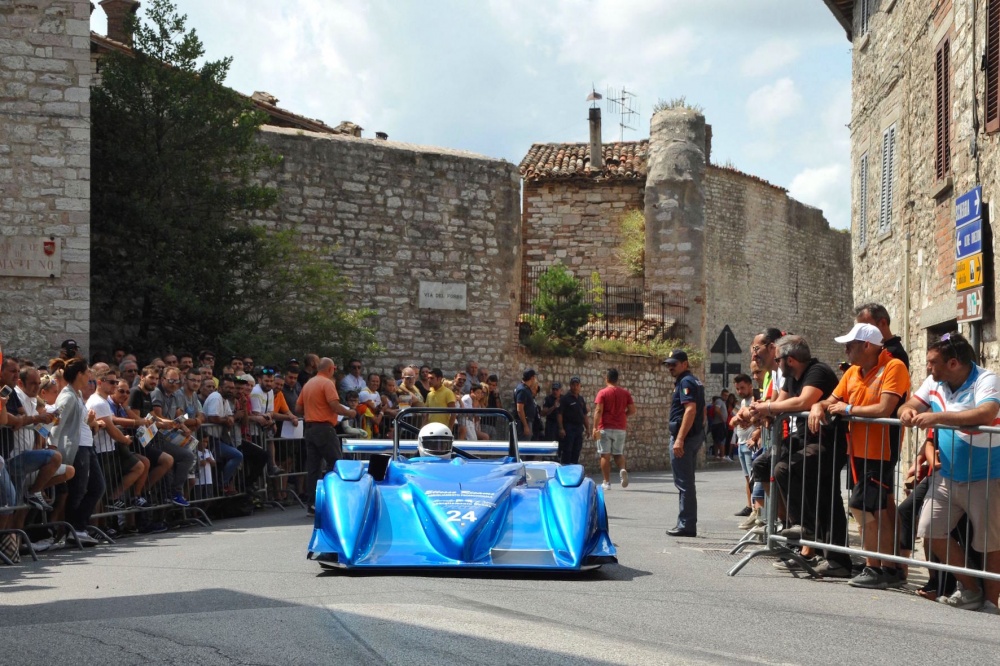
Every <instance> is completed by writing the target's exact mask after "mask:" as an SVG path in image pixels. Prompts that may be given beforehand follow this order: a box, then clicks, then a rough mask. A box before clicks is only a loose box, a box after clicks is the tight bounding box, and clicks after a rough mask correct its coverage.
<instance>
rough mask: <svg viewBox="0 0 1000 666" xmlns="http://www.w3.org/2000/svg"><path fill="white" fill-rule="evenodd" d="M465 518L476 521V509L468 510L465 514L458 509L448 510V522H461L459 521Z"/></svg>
mask: <svg viewBox="0 0 1000 666" xmlns="http://www.w3.org/2000/svg"><path fill="white" fill-rule="evenodd" d="M463 520H468V521H469V522H473V521H475V520H476V512H475V511H466V512H465V515H462V512H461V511H457V510H455V509H452V510H451V511H449V512H448V520H447V521H446V522H449V523H459V522H462V521H463Z"/></svg>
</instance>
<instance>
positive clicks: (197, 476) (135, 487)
mask: <svg viewBox="0 0 1000 666" xmlns="http://www.w3.org/2000/svg"><path fill="white" fill-rule="evenodd" d="M203 428H204V426H203ZM123 431H125V430H124V429H123ZM125 432H126V433H128V431H125ZM128 434H131V433H128ZM195 437H196V439H198V443H197V444H195V445H192V446H191V447H190V448H189V450H190V451H191V453H192V455H193V456H194V457H195V464H194V467H193V468H192V469H191V471H190V473H189V474H188V476H187V478H186V479H185V481H184V485H183V495H184V496H185V498H186V501H187V502H188V506H179V505H177V504H175V503H174V502H173V500H172V490H171V489H170V487H169V485H168V484H169V482H170V481H171V479H172V475H173V473H174V469H173V468H172V467H173V466H172V465H170V466H167V465H164V466H163V467H161V468H160V469H157V467H158V465H157V462H158V461H157V460H155V459H154V460H151V459H150V458H152V456H150V455H148V454H149V453H150V452H151V450H150V449H147V448H144V447H142V446H141V445H140V444H139V443H138V441H137V440H135V439H133V446H132V447H120V448H123V449H124V451H122V450H120V448H116V449H115V450H112V451H102V452H98V453H96V455H97V457H98V460H99V462H100V466H101V470H102V473H103V476H104V480H105V486H106V488H105V493H104V496H103V497H102V498H101V499H100V501H99V502H98V504H97V507H96V509H95V512H94V513H93V514H92V516H91V518H92V524H89V525H87V527H86V530H87V532H88V533H89V534H90V535H91V536H92V537H96V539H97V540H98V541H104V542H107V543H115V541H114V539H115V535H120V534H122V533H128V532H131V531H133V530H134V529H136V523H137V522H139V521H143V520H145V519H146V518H147V517H148V516H150V515H152V516H154V517H163V518H167V517H169V519H170V522H171V523H173V524H174V525H185V524H198V525H202V526H206V527H207V526H211V525H212V521H211V519H210V518H209V517H208V514H207V513H206V512H205V509H204V508H203V507H205V506H206V505H209V504H213V503H221V502H226V501H231V500H232V499H233V498H241V497H242V498H250V499H252V500H253V502H254V505H255V506H258V505H260V506H264V505H266V506H272V507H275V508H279V509H281V510H284V509H285V507H284V502H286V501H294V502H295V503H297V504H298V505H299V506H301V507H302V508H303V509H304V508H305V507H306V504H305V502H304V501H303V497H304V495H305V494H306V492H307V491H308V489H306V488H304V479H305V476H306V472H305V446H304V442H303V440H302V439H282V438H270V437H268V436H266V434H265V433H262V432H261V433H257V434H256V436H255V437H253V438H252V439H251V440H250V441H243V442H241V443H240V446H239V447H235V448H233V447H229V445H227V444H225V443H224V442H221V441H220V440H218V439H216V438H214V437H209V436H208V434H207V432H205V431H204V429H202V430H200V431H199V432H198V433H197V434H196V436H195ZM119 446H120V445H116V447H119ZM95 451H96V449H95ZM234 451H238V453H234ZM7 453H8V454H16V453H20V451H8V452H7ZM163 453H167V452H166V451H164V452H163ZM168 455H169V454H168ZM15 458H16V455H10V456H9V457H8V458H7V460H6V462H7V465H6V467H7V468H8V469H10V468H11V467H12V465H11V464H10V463H11V461H13V460H14V459H15ZM156 458H157V459H159V458H160V454H159V453H157V454H156ZM234 462H235V463H236V464H235V465H234V464H233V463H234ZM227 464H230V467H229V469H227V468H226V465H227ZM236 465H238V466H236ZM14 467H16V465H14ZM151 479H152V481H151ZM33 480H34V477H33V476H31V475H27V476H22V475H19V476H17V477H15V478H12V482H13V484H14V496H13V497H12V498H11V497H7V494H8V493H7V492H6V491H5V490H4V489H0V517H3V516H10V518H9V519H7V521H6V522H8V523H12V524H11V525H7V526H5V527H0V536H2V535H4V534H17V535H18V536H19V538H20V540H21V543H22V544H23V545H24V546H25V547H26V549H27V551H28V554H30V556H31V557H32V559H33V560H36V561H37V559H38V558H37V555H36V552H35V550H34V548H33V546H32V545H31V541H30V540H29V538H28V534H27V532H26V530H33V529H35V528H53V529H55V530H58V531H60V532H64V533H65V538H66V539H67V540H68V542H70V543H73V544H74V545H75V546H76V547H77V548H80V549H82V548H83V543H81V540H80V539H79V538H78V537H77V535H76V532H75V530H74V529H73V527H72V526H71V525H70V524H69V523H68V522H66V521H65V520H63V519H62V506H61V505H62V504H63V503H64V502H65V499H64V498H65V497H66V494H65V492H64V491H65V485H63V486H62V489H61V491H60V492H57V491H56V487H49V488H47V489H45V491H44V498H45V499H46V500H47V502H48V504H50V505H52V506H53V508H52V509H51V510H40V509H38V508H37V507H36V506H33V505H29V504H27V503H26V502H25V501H24V498H26V497H27V490H28V488H29V487H30V486H31V484H32V483H33ZM139 498H141V499H139ZM32 511H36V512H39V511H40V518H39V517H38V514H34V516H32V514H31V512H32ZM29 517H35V518H36V519H35V520H33V521H31V522H30V523H28V522H27V519H28V518H29ZM0 562H3V563H5V564H8V565H9V564H14V560H13V558H9V557H7V556H6V555H5V554H4V553H3V552H2V551H0Z"/></svg>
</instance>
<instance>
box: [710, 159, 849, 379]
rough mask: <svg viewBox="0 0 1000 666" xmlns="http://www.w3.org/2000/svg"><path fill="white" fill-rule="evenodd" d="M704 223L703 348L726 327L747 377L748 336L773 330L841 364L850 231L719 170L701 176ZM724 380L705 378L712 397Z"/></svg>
mask: <svg viewBox="0 0 1000 666" xmlns="http://www.w3.org/2000/svg"><path fill="white" fill-rule="evenodd" d="M705 220H706V222H705V225H706V229H705V248H704V253H705V301H706V307H705V343H706V348H707V349H710V348H711V346H712V344H713V343H714V342H715V340H716V338H717V337H718V336H719V334H720V333H721V332H722V329H723V327H724V326H726V325H728V326H729V328H730V329H732V331H733V334H734V335H735V336H736V339H737V341H738V342H739V345H740V347H741V348H742V358H741V364H742V371H743V372H744V373H746V372H749V369H750V346H751V341H752V340H753V337H754V336H755V335H756V334H757V333H759V332H761V331H762V330H764V329H765V328H767V327H769V326H775V327H777V328H780V329H782V330H787V331H791V332H794V333H797V334H799V335H802V336H804V337H805V338H806V340H807V341H808V342H809V346H810V348H811V349H812V352H813V355H814V356H816V357H817V358H819V359H820V360H822V361H825V362H827V363H829V364H830V365H836V363H838V362H840V361H842V360H844V358H843V357H844V351H843V346H842V345H838V344H837V343H835V342H834V341H833V338H834V337H835V336H837V335H842V334H844V333H845V332H847V331H848V330H849V329H850V324H851V323H852V321H853V308H852V301H851V285H852V280H851V249H850V236H849V234H848V233H847V232H843V231H837V230H833V229H831V228H830V225H829V224H828V223H827V221H826V219H825V218H824V217H823V212H822V211H820V210H818V209H816V208H812V207H810V206H806V205H805V204H802V203H799V202H798V201H795V200H794V199H791V198H789V197H788V195H787V194H786V193H785V191H784V190H783V189H781V188H779V187H775V186H773V185H769V184H767V183H765V182H763V181H761V180H759V179H757V178H754V177H752V176H748V175H746V174H743V173H740V172H738V171H734V170H731V169H726V168H720V167H709V168H708V169H707V172H706V174H705ZM731 379H732V375H730V381H731ZM722 381H723V377H722V375H712V374H709V375H707V376H706V378H705V385H706V388H707V389H708V390H709V391H710V393H716V394H717V393H719V391H721V389H722V388H723V386H722ZM727 388H729V389H730V390H732V386H729V387H727Z"/></svg>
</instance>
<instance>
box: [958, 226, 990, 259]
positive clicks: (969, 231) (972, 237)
mask: <svg viewBox="0 0 1000 666" xmlns="http://www.w3.org/2000/svg"><path fill="white" fill-rule="evenodd" d="M982 251H983V220H982V218H977V219H975V220H973V221H972V222H969V223H967V224H963V225H962V226H960V227H959V228H958V229H956V230H955V258H956V259H962V258H963V257H968V256H969V255H970V254H976V253H977V252H982Z"/></svg>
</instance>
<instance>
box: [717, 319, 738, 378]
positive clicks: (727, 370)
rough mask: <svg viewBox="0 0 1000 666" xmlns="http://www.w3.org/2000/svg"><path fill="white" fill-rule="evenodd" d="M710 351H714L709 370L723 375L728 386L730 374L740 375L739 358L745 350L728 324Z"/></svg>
mask: <svg viewBox="0 0 1000 666" xmlns="http://www.w3.org/2000/svg"><path fill="white" fill-rule="evenodd" d="M709 351H710V352H711V353H712V359H711V360H712V364H711V365H710V366H709V372H710V373H711V374H713V375H722V384H723V386H728V385H729V375H730V374H735V375H738V374H739V373H740V371H741V370H742V368H741V366H740V364H739V360H740V354H741V353H742V352H743V350H742V349H740V343H738V342H737V341H736V336H735V335H733V331H732V329H730V328H729V325H728V324H727V325H726V326H723V327H722V332H721V333H719V337H718V338H717V339H716V341H715V344H713V345H712V349H711V350H709Z"/></svg>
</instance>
